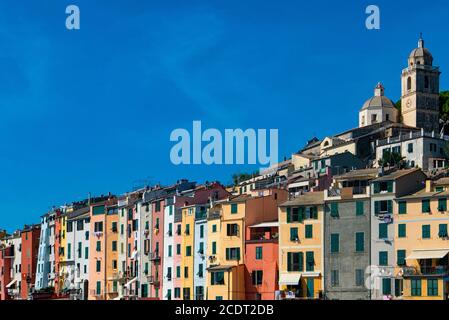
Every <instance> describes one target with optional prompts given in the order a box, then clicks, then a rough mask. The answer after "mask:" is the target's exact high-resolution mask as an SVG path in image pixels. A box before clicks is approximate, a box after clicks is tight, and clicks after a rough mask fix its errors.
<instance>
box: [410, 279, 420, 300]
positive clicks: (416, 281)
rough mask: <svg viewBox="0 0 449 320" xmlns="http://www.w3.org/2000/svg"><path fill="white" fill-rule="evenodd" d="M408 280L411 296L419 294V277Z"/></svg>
mask: <svg viewBox="0 0 449 320" xmlns="http://www.w3.org/2000/svg"><path fill="white" fill-rule="evenodd" d="M410 281H411V286H412V296H413V297H419V296H421V279H411V280H410Z"/></svg>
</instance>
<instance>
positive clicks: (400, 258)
mask: <svg viewBox="0 0 449 320" xmlns="http://www.w3.org/2000/svg"><path fill="white" fill-rule="evenodd" d="M397 263H398V266H405V250H398V251H397Z"/></svg>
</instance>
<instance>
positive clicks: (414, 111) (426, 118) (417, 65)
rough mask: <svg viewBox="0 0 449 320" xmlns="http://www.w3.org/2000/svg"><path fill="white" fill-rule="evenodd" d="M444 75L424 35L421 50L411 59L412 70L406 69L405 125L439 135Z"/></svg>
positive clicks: (403, 114) (403, 98)
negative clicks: (441, 78) (427, 45)
mask: <svg viewBox="0 0 449 320" xmlns="http://www.w3.org/2000/svg"><path fill="white" fill-rule="evenodd" d="M440 73H441V72H440V70H439V68H438V67H434V66H433V57H432V54H431V53H430V51H429V50H428V49H426V48H425V47H424V40H423V38H422V36H421V37H420V38H419V41H418V48H416V49H414V50H413V51H412V52H411V53H410V55H409V57H408V67H407V68H405V69H404V70H402V96H401V105H402V110H401V114H402V122H403V123H404V124H405V125H408V126H412V127H418V128H424V130H425V131H428V132H431V131H435V133H438V131H439V93H440Z"/></svg>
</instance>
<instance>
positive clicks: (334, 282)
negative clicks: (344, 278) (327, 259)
mask: <svg viewBox="0 0 449 320" xmlns="http://www.w3.org/2000/svg"><path fill="white" fill-rule="evenodd" d="M339 284H340V279H339V272H338V270H332V271H331V286H332V287H338V285H339Z"/></svg>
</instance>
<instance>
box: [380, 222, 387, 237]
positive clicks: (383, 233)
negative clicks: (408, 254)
mask: <svg viewBox="0 0 449 320" xmlns="http://www.w3.org/2000/svg"><path fill="white" fill-rule="evenodd" d="M379 239H388V224H387V223H379Z"/></svg>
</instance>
